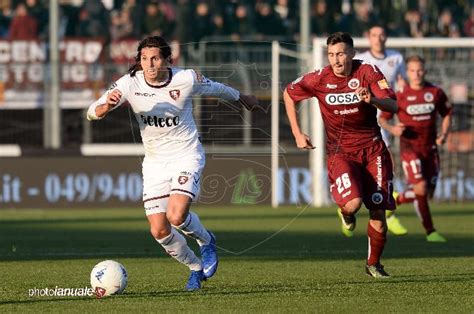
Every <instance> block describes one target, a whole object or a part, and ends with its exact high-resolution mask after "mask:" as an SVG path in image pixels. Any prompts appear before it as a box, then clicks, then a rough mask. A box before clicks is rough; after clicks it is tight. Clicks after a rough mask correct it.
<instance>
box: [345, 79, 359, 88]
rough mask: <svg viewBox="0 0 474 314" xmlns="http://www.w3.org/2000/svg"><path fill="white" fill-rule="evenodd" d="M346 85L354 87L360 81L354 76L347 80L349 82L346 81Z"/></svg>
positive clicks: (357, 85)
mask: <svg viewBox="0 0 474 314" xmlns="http://www.w3.org/2000/svg"><path fill="white" fill-rule="evenodd" d="M347 86H349V88H352V89H356V88H357V87H359V86H360V81H359V80H358V79H356V78H353V79H351V80H350V81H349V83H347Z"/></svg>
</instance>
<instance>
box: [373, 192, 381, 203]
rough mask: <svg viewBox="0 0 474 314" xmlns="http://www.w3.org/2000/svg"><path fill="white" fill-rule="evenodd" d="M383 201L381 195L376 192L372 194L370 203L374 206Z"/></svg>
mask: <svg viewBox="0 0 474 314" xmlns="http://www.w3.org/2000/svg"><path fill="white" fill-rule="evenodd" d="M382 201H383V196H382V193H379V192H376V193H374V194H372V203H374V204H380V203H382Z"/></svg>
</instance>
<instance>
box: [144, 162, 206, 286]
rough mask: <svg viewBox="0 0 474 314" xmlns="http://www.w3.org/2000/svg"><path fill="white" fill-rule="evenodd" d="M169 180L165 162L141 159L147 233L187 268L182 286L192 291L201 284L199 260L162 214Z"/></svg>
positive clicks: (167, 197) (167, 195) (200, 264)
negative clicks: (186, 275) (185, 278)
mask: <svg viewBox="0 0 474 314" xmlns="http://www.w3.org/2000/svg"><path fill="white" fill-rule="evenodd" d="M170 181H171V179H170V177H169V175H168V167H167V164H164V163H163V164H157V163H156V162H147V161H144V162H143V204H144V207H145V214H146V216H147V219H148V222H149V224H150V232H151V235H152V236H153V238H154V239H155V240H156V241H157V242H158V243H159V244H160V245H161V246H162V247H163V248H164V250H165V251H166V252H167V253H168V254H169V255H170V256H171V257H173V258H174V259H176V260H177V261H178V262H180V263H182V264H184V265H186V266H187V267H188V268H189V269H190V271H191V276H190V280H188V283H187V284H186V289H187V290H196V289H199V288H200V287H201V280H202V277H203V271H202V263H201V260H200V259H199V258H198V257H197V256H196V255H195V254H194V252H193V251H192V250H191V248H190V247H189V246H188V245H187V242H186V239H185V238H184V237H183V235H182V234H180V233H179V232H178V231H177V230H175V229H174V228H172V227H171V225H170V223H169V221H168V219H167V217H166V211H167V208H168V203H169V197H170V189H171V185H170Z"/></svg>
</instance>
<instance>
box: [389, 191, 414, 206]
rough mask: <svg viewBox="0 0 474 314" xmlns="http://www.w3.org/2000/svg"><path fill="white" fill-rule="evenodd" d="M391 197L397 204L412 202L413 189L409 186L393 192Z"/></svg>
mask: <svg viewBox="0 0 474 314" xmlns="http://www.w3.org/2000/svg"><path fill="white" fill-rule="evenodd" d="M393 198H394V199H395V202H396V203H397V205H401V204H407V203H413V202H414V201H415V191H413V186H409V187H408V188H407V189H406V190H404V191H401V192H393Z"/></svg>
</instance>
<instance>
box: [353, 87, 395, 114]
mask: <svg viewBox="0 0 474 314" xmlns="http://www.w3.org/2000/svg"><path fill="white" fill-rule="evenodd" d="M355 92H356V94H357V95H359V98H360V99H361V100H362V101H363V102H366V103H368V104H371V105H372V106H374V107H375V108H377V109H379V110H381V111H388V112H392V113H396V112H397V111H398V105H397V102H396V101H395V99H393V98H391V97H383V98H382V97H380V98H379V97H375V96H374V95H372V93H371V92H370V91H369V89H368V88H366V87H358V88H357V89H356V90H355Z"/></svg>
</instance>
